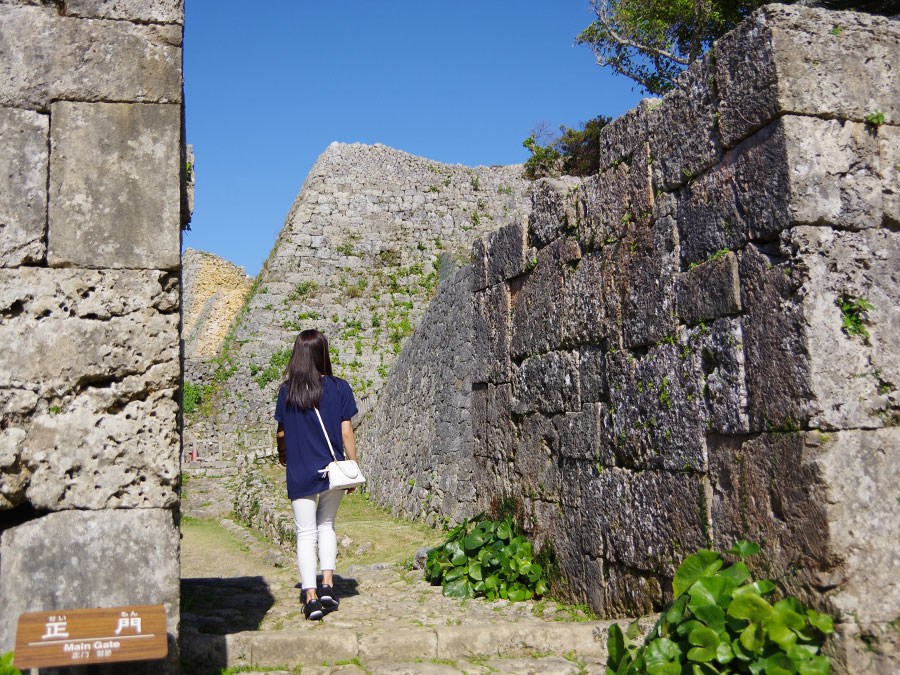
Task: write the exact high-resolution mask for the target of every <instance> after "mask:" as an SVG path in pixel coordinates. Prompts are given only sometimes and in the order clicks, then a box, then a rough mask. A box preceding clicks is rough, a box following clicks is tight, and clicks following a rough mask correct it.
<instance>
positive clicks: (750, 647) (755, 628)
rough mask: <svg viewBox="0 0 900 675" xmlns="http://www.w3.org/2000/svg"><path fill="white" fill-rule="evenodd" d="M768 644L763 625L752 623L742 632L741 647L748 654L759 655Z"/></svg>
mask: <svg viewBox="0 0 900 675" xmlns="http://www.w3.org/2000/svg"><path fill="white" fill-rule="evenodd" d="M765 642H766V632H765V630H764V629H763V627H762V625H761V624H758V623H751V624H750V625H749V626H747V627H746V628H745V629H744V630H743V631H742V632H741V646H742V647H743V648H744V649H746V650H747V651H748V652H751V653H754V654H759V653H760V652H761V651H762V648H763V645H764V644H765Z"/></svg>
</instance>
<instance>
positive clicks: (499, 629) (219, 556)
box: [181, 477, 650, 675]
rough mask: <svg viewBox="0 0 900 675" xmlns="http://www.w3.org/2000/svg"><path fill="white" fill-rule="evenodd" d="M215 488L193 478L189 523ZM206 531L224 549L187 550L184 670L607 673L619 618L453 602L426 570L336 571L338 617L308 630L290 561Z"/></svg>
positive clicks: (231, 534) (543, 606)
mask: <svg viewBox="0 0 900 675" xmlns="http://www.w3.org/2000/svg"><path fill="white" fill-rule="evenodd" d="M216 481H217V479H214V478H213V479H210V478H202V477H201V478H193V479H191V481H189V484H188V486H187V488H186V492H187V493H188V494H187V495H186V498H185V500H184V504H185V515H188V516H191V517H196V516H195V515H192V514H196V513H209V512H210V509H211V506H212V505H207V502H208V501H210V497H211V496H212V495H214V494H216V493H217V492H216V491H217V490H218V488H217V487H216V486H215V485H210V484H209V483H211V482H216ZM218 482H219V483H222V482H223V481H220V480H219V481H218ZM223 489H224V488H223ZM201 494H202V495H203V496H202V497H201V496H199V495H201ZM220 508H224V507H222V506H221V505H220ZM205 527H207V529H210V528H211V529H213V530H214V529H215V528H217V527H220V528H221V529H222V532H221V537H219V540H222V541H223V543H221V544H217V545H211V544H210V543H209V542H206V543H204V544H202V545H200V544H195V543H193V542H192V541H191V538H190V536H188V537H186V539H185V541H184V542H183V550H182V626H181V635H182V647H181V648H182V659H183V661H184V662H185V667H184V672H185V673H191V674H192V675H194V674H196V675H202V674H204V673H219V672H220V671H221V669H222V668H225V667H232V666H243V667H251V666H252V667H260V668H262V667H265V668H273V667H275V668H279V667H280V668H285V670H284V671H283V672H290V673H297V672H301V671H302V673H303V674H304V675H307V674H309V673H315V674H317V675H318V674H321V675H325V674H332V673H348V674H349V673H373V674H385V675H388V674H396V675H402V674H404V673H425V674H429V673H433V674H435V675H443V674H444V673H454V674H458V673H510V674H513V673H514V674H522V675H524V674H527V673H546V674H549V675H553V674H557V673H558V674H559V675H568V674H570V673H572V674H575V673H589V674H593V673H598V674H599V673H603V672H604V671H605V666H604V664H605V660H606V631H607V628H608V626H609V623H610V622H608V621H590V620H586V619H587V617H586V616H585V615H584V613H583V612H581V611H579V610H577V609H574V608H569V607H565V606H560V605H557V604H556V603H554V602H550V601H542V602H521V603H509V602H507V601H505V600H498V601H495V602H487V601H485V600H483V599H474V600H459V599H454V598H446V597H444V596H443V595H442V593H441V588H440V587H439V586H431V585H430V584H429V583H428V582H426V581H425V580H424V578H423V574H422V571H421V570H407V569H405V568H401V567H399V566H394V565H384V564H382V565H378V564H376V565H372V566H365V567H350V568H349V569H348V570H347V571H346V572H343V573H341V574H336V576H335V587H336V590H337V592H338V594H339V597H340V598H341V607H340V610H339V611H337V612H332V613H330V614H328V615H327V616H326V617H325V620H324V621H321V622H308V621H306V620H305V619H304V617H303V613H302V611H301V604H300V601H299V598H300V589H299V588H298V584H297V571H296V561H295V559H294V557H293V556H292V555H289V554H287V553H285V552H283V551H281V550H280V549H277V548H275V547H272V546H270V545H268V544H267V543H266V542H265V541H263V540H261V539H260V538H259V537H258V536H256V535H255V534H254V533H253V532H251V531H250V530H248V529H246V528H244V527H242V526H241V525H239V524H237V523H235V522H234V521H232V520H230V519H227V518H223V519H220V520H218V521H212V522H211V523H207V525H206V526H205ZM229 540H230V541H229ZM339 571H340V564H339ZM649 625H650V624H648V628H649ZM298 667H299V670H298ZM267 672H272V671H267ZM274 672H279V671H274Z"/></svg>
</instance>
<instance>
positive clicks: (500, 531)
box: [495, 520, 512, 541]
mask: <svg viewBox="0 0 900 675" xmlns="http://www.w3.org/2000/svg"><path fill="white" fill-rule="evenodd" d="M495 534H496V535H497V538H498V539H502V540H503V541H509V538H510V537H511V536H512V525H511V523H510V521H509V520H504V521H503V522H501V523H500V524H499V525H498V526H497V531H496V532H495Z"/></svg>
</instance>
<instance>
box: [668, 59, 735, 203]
mask: <svg viewBox="0 0 900 675" xmlns="http://www.w3.org/2000/svg"><path fill="white" fill-rule="evenodd" d="M715 79H716V78H715V66H714V65H712V64H711V59H710V57H708V56H707V57H705V58H703V59H700V60H698V61H694V63H693V64H691V66H690V67H689V68H688V69H687V70H686V71H684V72H683V73H682V74H681V75H680V76H679V77H678V81H677V83H676V85H675V88H674V89H672V91H670V92H668V93H667V94H666V95H665V96H664V97H663V99H662V101H661V102H660V104H659V109H658V112H657V113H656V114H655V116H654V118H653V122H652V123H651V129H652V131H651V134H650V158H651V159H652V164H651V167H652V169H653V184H654V187H655V189H657V190H670V189H672V188H673V187H675V186H678V185H682V184H684V183H686V182H687V181H688V180H690V179H691V178H693V177H694V176H697V175H699V174H700V173H702V172H703V171H705V170H706V169H708V168H709V167H711V166H712V165H714V164H715V163H716V162H717V161H718V160H719V157H721V155H722V144H721V140H720V137H719V130H718V125H717V120H718V115H717V104H718V98H717V95H716V82H715Z"/></svg>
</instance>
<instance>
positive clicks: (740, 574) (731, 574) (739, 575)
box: [719, 561, 750, 586]
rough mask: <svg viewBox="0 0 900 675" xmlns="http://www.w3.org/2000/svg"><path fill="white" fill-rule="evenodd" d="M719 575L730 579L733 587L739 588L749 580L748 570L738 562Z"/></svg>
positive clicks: (743, 564)
mask: <svg viewBox="0 0 900 675" xmlns="http://www.w3.org/2000/svg"><path fill="white" fill-rule="evenodd" d="M719 574H720V575H721V576H724V577H727V578H729V579H731V580H732V581H733V582H734V585H735V586H740V585H741V584H743V583H744V582H745V581H747V579H749V578H750V570H749V569H748V568H747V565H746V564H745V563H744V562H743V561H738V562H736V563H735V564H734V565H732V566H731V567H726V568H725V569H723V570H722V571H720V572H719Z"/></svg>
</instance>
